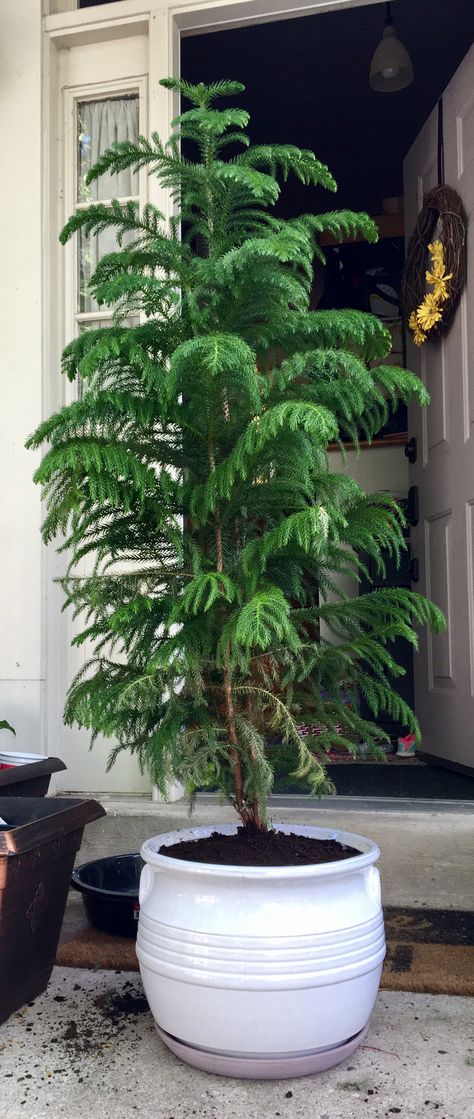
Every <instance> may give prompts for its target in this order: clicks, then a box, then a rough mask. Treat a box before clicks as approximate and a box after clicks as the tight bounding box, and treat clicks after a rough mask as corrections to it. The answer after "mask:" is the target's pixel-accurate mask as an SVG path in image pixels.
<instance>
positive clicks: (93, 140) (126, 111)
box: [77, 95, 138, 202]
mask: <svg viewBox="0 0 474 1119" xmlns="http://www.w3.org/2000/svg"><path fill="white" fill-rule="evenodd" d="M77 125H78V135H77V176H78V181H77V201H78V202H95V201H97V200H98V199H99V200H100V199H104V198H129V197H130V196H131V195H133V196H135V195H138V173H137V172H136V171H132V170H130V169H129V168H127V170H125V171H120V172H119V173H118V174H111V173H110V172H106V174H105V175H102V176H101V178H100V179H99V180H97V181H96V182H93V183H91V184H90V186H87V185H86V182H85V176H86V174H87V172H88V170H89V168H90V167H92V166H93V165H94V163H96V162H97V160H98V158H99V156H100V155H102V153H103V152H105V151H106V149H107V148H110V146H111V144H113V143H114V142H115V141H117V140H131V141H133V143H136V141H137V140H138V95H135V96H131V97H109V98H103V99H101V100H99V101H80V102H79V104H78V107H77Z"/></svg>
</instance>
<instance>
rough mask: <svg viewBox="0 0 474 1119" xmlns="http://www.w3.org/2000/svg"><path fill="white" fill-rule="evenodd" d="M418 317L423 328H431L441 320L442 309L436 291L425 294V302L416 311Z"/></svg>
mask: <svg viewBox="0 0 474 1119" xmlns="http://www.w3.org/2000/svg"><path fill="white" fill-rule="evenodd" d="M416 319H417V322H418V325H419V326H421V329H422V330H431V328H432V327H433V326H436V323H437V322H440V320H441V311H440V309H439V301H438V299H437V298H436V295H435V294H434V292H429V293H428V295H425V298H424V300H423V303H421V304H420V306H419V307H418V310H417V312H416Z"/></svg>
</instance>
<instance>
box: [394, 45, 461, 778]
mask: <svg viewBox="0 0 474 1119" xmlns="http://www.w3.org/2000/svg"><path fill="white" fill-rule="evenodd" d="M473 88H474V48H472V49H471V51H470V52H469V54H468V55H467V56H466V58H465V59H464V61H463V62H462V64H461V66H460V67H459V69H458V71H457V72H456V74H455V75H454V77H453V79H452V81H451V82H450V84H449V86H448V88H447V90H446V91H445V94H444V95H443V118H444V136H445V145H444V147H445V150H444V163H445V181H446V183H447V184H448V185H449V186H452V187H454V189H455V190H457V191H458V193H459V194H460V195H461V198H462V199H463V203H464V208H465V211H466V214H467V218H468V239H469V236H470V233H469V219H470V218H472V211H473V208H474V95H473V93H472V90H473ZM436 170H437V110H436V109H435V110H434V111H433V113H432V114H431V116H430V118H429V120H428V121H427V122H426V124H425V126H424V128H423V129H422V131H421V132H420V134H419V136H418V137H417V139H416V141H415V143H414V144H413V147H412V148H411V150H410V152H409V154H408V156H407V158H406V160H405V166H404V174H405V213H406V234H407V237H409V236H410V234H411V232H412V230H413V227H414V224H415V221H416V218H417V214H418V212H419V210H420V208H421V206H422V204H423V196H424V194H426V193H427V191H428V190H430V189H431V187H432V186H433V185H435V184H436ZM471 236H472V235H471ZM467 260H468V275H467V283H466V287H465V290H464V292H463V295H462V299H461V304H460V306H459V307H458V310H457V314H456V317H455V319H454V322H453V325H452V327H451V330H450V331H449V334H447V335H445V336H443V338H442V339H440V340H438V341H436V342H434V343H426V344H425V345H424V346H423V347H422V348H421V351H420V350H417V349H416V347H415V346H414V345H413V344H412V342H411V341H409V342H408V365H409V366H410V367H411V368H413V369H414V370H416V372H418V373H419V374H420V376H421V377H422V380H423V382H424V383H425V385H426V387H427V389H428V392H429V393H430V397H431V403H430V404H429V406H428V408H426V409H419V408H417V407H413V408H411V410H410V418H409V422H410V435H413V436H415V437H416V438H417V439H418V448H419V450H418V459H417V462H416V463H414V464H413V465H412V466H411V467H410V482H411V484H412V485H416V486H418V488H419V494H420V519H419V523H418V525H417V526H416V527H415V528H414V529H413V530H412V544H413V555H414V556H416V557H417V558H418V560H419V564H420V582H419V583H418V585H417V588H416V589H418V590H420V591H421V592H422V593H426V594H427V595H428V596H429V597H430V598H433V599H434V601H435V602H437V603H438V605H439V606H440V607H441V609H442V610H443V611H444V613H445V615H446V619H447V629H446V632H445V633H443V634H440V635H438V636H433V635H431V634H427V633H426V631H425V632H424V633H423V634H422V635H421V641H420V653H419V655H418V656H416V657H415V709H416V712H417V715H418V718H419V721H420V724H421V729H422V733H423V743H422V748H423V750H424V751H425V752H426V753H428V754H432V755H435V756H436V757H439V758H440V759H444V760H446V761H450V762H456V763H458V764H462V765H465V766H470V767H474V732H473V728H474V686H473V684H474V586H473V571H474V555H473V546H474V538H473V509H474V443H473V437H472V436H473V420H474V385H473V376H474V372H473V370H474V353H473V350H474V340H473V332H474V314H473V311H472V308H471V306H470V300H469V294H470V293H471V300H472V293H474V272H473V269H474V260H473V254H472V253H470V252H469V244H468V246H467Z"/></svg>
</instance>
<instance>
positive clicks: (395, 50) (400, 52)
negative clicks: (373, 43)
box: [369, 3, 413, 93]
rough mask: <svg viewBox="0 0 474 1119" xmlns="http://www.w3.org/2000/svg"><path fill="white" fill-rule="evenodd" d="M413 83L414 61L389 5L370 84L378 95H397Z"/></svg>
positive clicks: (375, 54)
mask: <svg viewBox="0 0 474 1119" xmlns="http://www.w3.org/2000/svg"><path fill="white" fill-rule="evenodd" d="M412 81H413V65H412V61H411V58H410V55H409V54H408V51H407V49H406V47H404V46H403V43H401V42H400V39H399V38H398V36H397V34H396V31H395V28H394V26H393V23H392V18H391V14H390V4H389V3H388V4H387V14H386V17H385V27H384V29H383V35H382V38H381V40H380V43H379V45H378V47H377V49H376V51H375V53H374V56H373V58H372V62H371V64H370V76H369V82H370V85H371V87H372V89H375V90H377V92H378V93H397V92H398V90H399V89H405V88H406V86H407V85H410V84H411V82H412Z"/></svg>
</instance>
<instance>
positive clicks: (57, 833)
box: [0, 771, 105, 1022]
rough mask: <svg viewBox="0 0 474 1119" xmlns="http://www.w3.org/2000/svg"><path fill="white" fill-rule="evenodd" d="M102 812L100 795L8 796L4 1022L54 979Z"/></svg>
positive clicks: (0, 917)
mask: <svg viewBox="0 0 474 1119" xmlns="http://www.w3.org/2000/svg"><path fill="white" fill-rule="evenodd" d="M6 772H8V771H6ZM101 816H105V809H104V808H102V805H100V804H98V803H97V801H95V800H75V799H74V800H73V799H70V798H65V799H63V798H42V797H11V796H9V797H3V796H0V817H2V818H3V820H4V821H6V823H7V825H9V826H7V828H5V827H4V826H3V825H2V826H1V830H0V1022H4V1021H5V1020H6V1019H7V1018H8V1017H9V1016H10V1014H13V1012H14V1011H15V1010H18V1009H19V1007H20V1006H23V1005H24V1004H25V1003H26V1002H30V1001H31V999H34V998H36V996H37V995H39V994H41V992H42V991H44V990H45V988H46V987H47V985H48V982H49V978H50V975H51V971H52V968H53V964H54V960H55V956H56V949H57V945H58V941H59V934H60V931H61V925H62V921H63V917H64V910H65V908H66V900H67V895H68V890H69V885H70V881H71V874H72V869H73V865H74V858H75V855H76V852H77V851H78V850H79V847H80V845H81V841H82V834H83V831H84V827H85V825H86V824H89V823H91V821H92V820H98V819H99V818H100V817H101Z"/></svg>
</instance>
